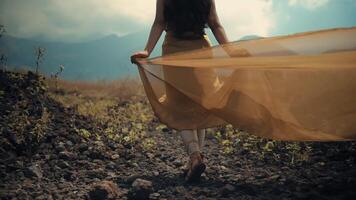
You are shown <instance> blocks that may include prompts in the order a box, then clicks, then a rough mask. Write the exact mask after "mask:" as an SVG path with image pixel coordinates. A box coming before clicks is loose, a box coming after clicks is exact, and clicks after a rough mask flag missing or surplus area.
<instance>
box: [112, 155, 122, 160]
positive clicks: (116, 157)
mask: <svg viewBox="0 0 356 200" xmlns="http://www.w3.org/2000/svg"><path fill="white" fill-rule="evenodd" d="M119 158H120V155H119V154H113V155H111V160H117V159H119Z"/></svg>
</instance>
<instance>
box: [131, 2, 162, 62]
mask: <svg viewBox="0 0 356 200" xmlns="http://www.w3.org/2000/svg"><path fill="white" fill-rule="evenodd" d="M163 9H164V0H157V3H156V17H155V20H154V22H153V25H152V27H151V31H150V35H149V37H148V41H147V44H146V47H145V49H144V50H143V51H139V52H136V53H134V54H133V55H132V56H131V62H132V63H136V58H147V57H149V56H150V54H151V53H152V51H153V49H154V47H155V46H156V44H157V41H158V40H159V38H160V37H161V35H162V32H163V30H164V28H165V25H166V23H165V21H164V15H163V12H164V11H163Z"/></svg>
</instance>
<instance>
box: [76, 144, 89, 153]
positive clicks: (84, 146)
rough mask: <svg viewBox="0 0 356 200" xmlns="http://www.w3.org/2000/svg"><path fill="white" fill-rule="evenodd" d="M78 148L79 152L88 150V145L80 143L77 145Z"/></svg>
mask: <svg viewBox="0 0 356 200" xmlns="http://www.w3.org/2000/svg"><path fill="white" fill-rule="evenodd" d="M78 150H79V151H80V152H84V151H86V150H88V145H87V144H85V143H81V144H80V145H79V148H78Z"/></svg>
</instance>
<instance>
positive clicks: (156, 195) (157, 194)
mask: <svg viewBox="0 0 356 200" xmlns="http://www.w3.org/2000/svg"><path fill="white" fill-rule="evenodd" d="M160 196H161V195H160V194H159V193H157V192H155V193H152V194H150V199H158V198H159V197H160Z"/></svg>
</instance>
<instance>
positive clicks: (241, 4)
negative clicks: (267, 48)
mask: <svg viewBox="0 0 356 200" xmlns="http://www.w3.org/2000/svg"><path fill="white" fill-rule="evenodd" d="M215 2H216V6H217V11H218V15H219V18H220V21H221V22H222V24H223V25H224V27H225V30H226V32H227V34H228V36H229V38H231V40H237V39H239V38H241V37H243V36H246V35H251V34H254V35H260V36H268V35H269V33H270V31H271V30H272V29H273V28H274V26H275V21H276V20H275V17H274V13H273V7H272V1H270V0H249V1H246V0H216V1H215Z"/></svg>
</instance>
